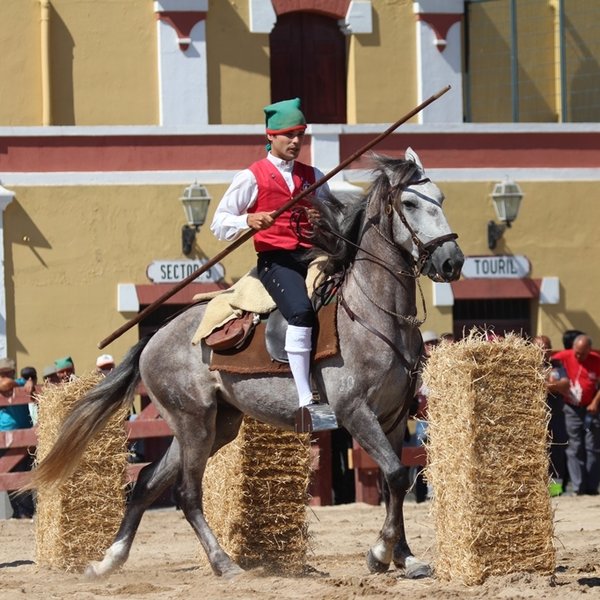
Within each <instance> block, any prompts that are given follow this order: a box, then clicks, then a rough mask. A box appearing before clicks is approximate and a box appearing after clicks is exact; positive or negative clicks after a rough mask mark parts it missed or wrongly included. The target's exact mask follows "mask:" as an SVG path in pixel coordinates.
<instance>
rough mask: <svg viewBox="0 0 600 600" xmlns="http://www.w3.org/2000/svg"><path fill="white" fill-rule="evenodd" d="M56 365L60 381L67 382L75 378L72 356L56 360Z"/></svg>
mask: <svg viewBox="0 0 600 600" xmlns="http://www.w3.org/2000/svg"><path fill="white" fill-rule="evenodd" d="M54 366H55V367H56V375H57V376H58V379H59V383H65V382H67V381H71V380H73V379H74V378H75V364H74V363H73V359H72V358H71V357H70V356H65V357H64V358H58V359H57V360H55V361H54Z"/></svg>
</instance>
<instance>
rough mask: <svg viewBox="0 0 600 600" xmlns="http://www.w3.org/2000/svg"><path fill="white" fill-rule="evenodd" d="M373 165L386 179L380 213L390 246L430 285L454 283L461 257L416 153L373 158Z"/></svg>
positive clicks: (436, 192)
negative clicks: (400, 251)
mask: <svg viewBox="0 0 600 600" xmlns="http://www.w3.org/2000/svg"><path fill="white" fill-rule="evenodd" d="M377 161H378V163H379V167H380V169H381V171H382V173H384V175H385V177H387V188H388V191H387V193H386V199H385V201H384V202H385V205H384V211H385V214H386V215H387V218H388V221H389V226H390V227H389V228H390V230H391V231H390V235H391V239H392V240H393V242H394V244H396V245H397V246H400V247H402V248H403V249H404V250H406V251H407V252H408V253H409V254H410V255H411V256H412V258H413V259H414V261H415V264H416V265H417V268H418V270H419V271H420V272H421V274H423V275H427V276H428V277H429V278H431V279H432V280H433V281H454V280H456V279H458V278H459V277H460V272H461V269H462V266H463V263H464V260H465V257H464V255H463V253H462V251H461V250H460V248H459V247H458V244H457V243H456V238H457V236H456V234H454V233H452V231H451V229H450V226H449V225H448V221H447V220H446V216H445V215H444V211H443V209H442V204H443V201H444V195H443V194H442V192H441V191H440V189H439V188H438V186H437V185H436V184H435V183H433V182H432V181H431V180H430V179H429V178H428V177H427V176H426V175H425V170H424V169H423V165H422V164H421V161H420V159H419V157H418V156H417V153H416V152H415V151H414V150H412V148H408V149H407V151H406V160H397V159H391V158H384V157H377ZM383 219H385V217H383Z"/></svg>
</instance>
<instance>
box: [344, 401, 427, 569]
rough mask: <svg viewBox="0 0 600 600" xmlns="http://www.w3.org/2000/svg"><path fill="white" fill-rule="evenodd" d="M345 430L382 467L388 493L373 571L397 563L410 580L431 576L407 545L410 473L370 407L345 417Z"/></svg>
mask: <svg viewBox="0 0 600 600" xmlns="http://www.w3.org/2000/svg"><path fill="white" fill-rule="evenodd" d="M344 426H345V427H346V429H348V431H349V432H350V433H351V434H352V437H353V438H354V439H355V440H356V441H357V442H358V443H359V444H360V445H361V446H362V447H363V448H364V450H366V451H367V452H368V453H369V455H370V456H371V458H372V459H373V460H374V461H375V462H376V463H377V464H378V465H379V468H380V469H381V472H382V474H383V476H384V478H385V483H386V486H387V490H388V498H387V501H386V517H385V521H384V523H383V527H382V528H381V531H380V532H379V537H378V538H377V541H376V542H375V544H374V545H373V546H372V547H371V548H370V550H369V552H368V553H367V566H368V568H369V570H370V571H371V572H372V573H383V572H385V571H387V569H388V568H389V566H390V563H391V561H392V559H393V560H394V563H395V564H396V565H397V566H400V567H402V566H403V567H405V569H406V576H407V577H422V576H424V575H427V574H429V573H430V569H429V566H428V565H426V564H424V563H421V562H419V561H418V560H417V559H416V558H415V557H414V556H413V554H412V552H411V551H410V548H409V547H408V543H407V541H406V532H405V529H404V514H403V510H402V505H403V502H404V496H405V495H406V491H407V489H408V483H409V482H408V469H407V468H406V467H405V466H404V465H402V463H401V462H400V459H399V458H398V454H397V453H396V451H395V450H394V447H393V446H392V444H391V443H390V441H389V440H388V438H387V437H386V435H385V434H384V433H383V430H382V429H381V426H380V425H379V422H378V421H377V418H376V417H375V415H374V414H373V412H372V411H371V410H370V409H369V408H368V406H367V405H366V404H362V405H360V406H357V407H355V409H354V410H353V411H352V412H350V413H349V414H347V415H345V418H344ZM400 429H402V428H401V427H399V428H398V430H400ZM400 433H401V432H400V431H397V432H394V437H396V436H397V437H398V438H401V435H400ZM394 445H396V444H394ZM399 448H401V442H400V445H399Z"/></svg>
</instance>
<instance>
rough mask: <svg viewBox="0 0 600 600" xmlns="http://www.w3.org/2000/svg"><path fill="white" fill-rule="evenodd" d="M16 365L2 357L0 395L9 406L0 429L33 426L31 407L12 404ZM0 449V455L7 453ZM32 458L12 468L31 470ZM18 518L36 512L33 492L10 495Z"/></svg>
mask: <svg viewBox="0 0 600 600" xmlns="http://www.w3.org/2000/svg"><path fill="white" fill-rule="evenodd" d="M15 371H16V365H15V361H14V360H12V358H0V396H3V397H4V398H5V399H7V400H8V403H9V405H8V406H0V431H12V430H14V429H28V428H30V427H31V426H32V422H31V416H30V414H29V407H28V406H27V404H12V400H13V398H14V389H15V388H16V387H19V384H18V383H17V381H16V380H15ZM5 453H6V451H5V450H0V456H2V455H3V454H5ZM31 465H32V459H31V457H30V456H26V457H25V458H23V459H22V460H21V461H20V462H19V463H18V464H17V465H15V466H14V467H13V468H12V471H13V472H23V471H29V470H30V469H31ZM8 497H9V500H10V504H11V507H12V510H13V517H14V518H16V519H31V517H32V516H33V512H34V505H33V497H32V495H31V493H29V492H28V493H25V494H13V493H9V495H8Z"/></svg>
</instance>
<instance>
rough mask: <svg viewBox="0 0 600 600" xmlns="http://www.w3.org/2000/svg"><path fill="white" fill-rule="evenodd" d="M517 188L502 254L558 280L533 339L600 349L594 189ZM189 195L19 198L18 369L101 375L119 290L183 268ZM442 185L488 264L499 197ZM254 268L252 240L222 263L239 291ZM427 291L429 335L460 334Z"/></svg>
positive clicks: (215, 189) (13, 261) (9, 220)
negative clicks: (99, 360) (98, 367)
mask: <svg viewBox="0 0 600 600" xmlns="http://www.w3.org/2000/svg"><path fill="white" fill-rule="evenodd" d="M519 183H520V185H521V187H522V189H523V191H524V193H525V198H524V200H523V203H522V206H521V211H520V214H519V217H518V219H517V220H516V221H515V223H514V224H513V226H512V228H511V229H509V230H507V231H506V232H505V234H504V237H503V238H502V240H501V241H500V242H499V244H498V246H497V248H496V250H495V252H494V253H495V254H522V255H525V256H527V258H528V259H529V260H530V262H531V265H532V272H531V277H532V278H542V277H549V276H555V277H559V279H560V284H561V298H560V303H559V304H558V305H542V306H539V310H538V305H537V301H532V313H533V317H534V318H533V321H532V326H533V328H534V332H535V333H544V334H546V335H549V336H550V338H551V339H552V340H553V342H554V343H555V346H559V345H560V340H561V336H562V333H563V331H564V330H566V329H571V328H577V329H582V330H584V331H586V332H587V333H589V334H590V335H591V336H592V337H593V338H594V339H595V340H597V341H600V307H599V306H598V303H597V298H598V296H599V295H600V281H599V280H598V278H597V277H594V276H593V275H594V271H593V264H595V263H594V258H593V257H594V256H597V255H598V254H599V253H600V240H599V239H598V236H597V235H596V229H597V228H596V226H595V220H593V219H590V215H592V214H595V212H594V211H595V210H596V207H595V204H596V203H597V198H596V189H595V188H596V185H595V183H594V182H564V183H551V182H547V183H546V182H527V181H520V182H519ZM184 187H185V186H174V185H168V186H87V187H83V186H82V187H78V186H72V187H71V186H65V187H47V188H42V187H22V188H15V189H14V191H15V192H16V197H15V199H14V200H13V202H12V203H11V204H9V205H8V207H7V209H6V211H5V214H4V219H5V229H4V232H5V233H4V234H5V253H6V254H5V269H6V286H7V290H6V291H7V293H6V299H7V314H8V330H7V338H8V339H7V342H8V347H9V349H11V351H12V350H16V359H17V361H18V364H19V365H21V366H24V365H25V364H33V365H34V366H36V367H38V368H42V367H43V365H46V364H49V363H51V362H52V361H53V360H54V359H55V358H57V357H60V356H64V355H68V354H71V355H73V358H74V359H75V361H76V365H77V367H78V369H81V372H83V371H85V370H88V369H92V368H93V365H94V360H95V358H96V356H98V354H99V353H100V351H99V350H98V349H97V347H96V345H97V343H98V342H99V341H100V340H101V339H104V338H105V337H107V336H108V335H109V334H110V333H112V332H113V331H115V330H116V329H117V328H119V327H120V326H121V325H123V324H124V323H125V322H126V321H127V320H128V319H129V318H131V317H132V316H133V315H131V314H120V313H118V312H117V284H118V283H134V284H142V283H150V282H149V281H148V279H147V277H146V268H147V266H148V265H149V264H150V263H151V262H152V261H154V260H178V259H182V258H184V256H183V255H182V253H181V226H182V224H183V223H184V222H185V219H184V214H183V210H182V208H181V203H180V201H179V197H180V196H181V195H182V192H183V188H184ZM225 187H226V186H224V185H213V186H207V189H208V191H209V194H210V195H211V197H212V198H213V200H212V202H211V205H210V209H209V214H208V219H207V224H206V225H205V226H204V227H203V228H202V229H201V231H200V232H199V235H198V238H197V257H198V258H206V257H213V256H215V255H216V254H217V253H219V252H221V251H222V250H223V249H225V248H226V247H227V244H226V243H223V242H218V241H217V240H216V239H215V238H214V237H213V235H212V234H211V232H210V230H209V228H208V223H210V221H211V220H212V215H213V214H214V210H215V208H216V206H217V204H218V201H219V199H220V198H221V196H222V194H223V192H224V190H225ZM440 187H441V188H442V190H443V191H444V193H445V194H446V201H445V204H444V207H445V212H446V215H447V217H448V220H449V222H450V225H451V227H452V229H453V231H455V232H456V233H458V235H459V244H460V246H461V248H462V249H463V252H464V253H465V255H467V256H475V255H489V254H490V253H491V252H490V251H489V250H488V248H487V229H486V226H487V222H488V221H489V220H490V219H493V218H494V216H495V215H494V211H493V207H492V204H491V200H490V198H489V194H490V192H491V190H492V187H493V182H473V183H460V182H440ZM571 198H576V199H577V201H576V202H573V201H571V200H570V199H571ZM567 212H568V215H569V218H568V219H567V218H564V215H565V214H567ZM561 215H562V216H561ZM194 257H196V256H194ZM254 263H255V252H254V249H253V246H252V243H251V242H248V243H247V244H246V245H245V246H242V247H241V248H239V249H237V250H236V251H235V252H233V253H232V254H231V255H230V256H228V257H227V258H225V259H224V260H223V261H222V264H223V266H224V267H225V275H226V280H227V281H228V282H230V283H231V282H234V281H236V280H237V279H238V278H239V277H240V276H242V275H243V274H244V273H246V272H247V271H248V270H249V269H250V268H251V267H252V266H253V265H254ZM421 283H422V286H423V291H424V294H425V299H426V303H427V321H426V323H425V325H424V326H423V327H424V328H425V329H434V330H436V331H437V332H438V333H441V332H444V331H451V330H452V309H451V307H435V306H433V302H432V286H431V282H430V281H429V280H428V279H426V278H421ZM419 313H420V314H422V309H421V306H420V303H419ZM13 315H14V320H13V318H12V316H13ZM13 323H14V325H13ZM137 338H138V332H137V327H134V328H133V329H131V330H130V331H129V332H127V333H125V334H124V335H123V336H122V337H120V338H119V339H118V340H116V341H115V342H113V343H112V344H111V345H110V346H109V347H108V348H107V349H106V350H107V351H109V352H110V353H111V354H113V355H114V356H115V358H116V359H117V360H120V359H121V358H122V357H123V355H124V354H125V352H126V351H127V350H128V348H129V347H130V346H132V345H133V344H134V343H135V342H136V341H137Z"/></svg>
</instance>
